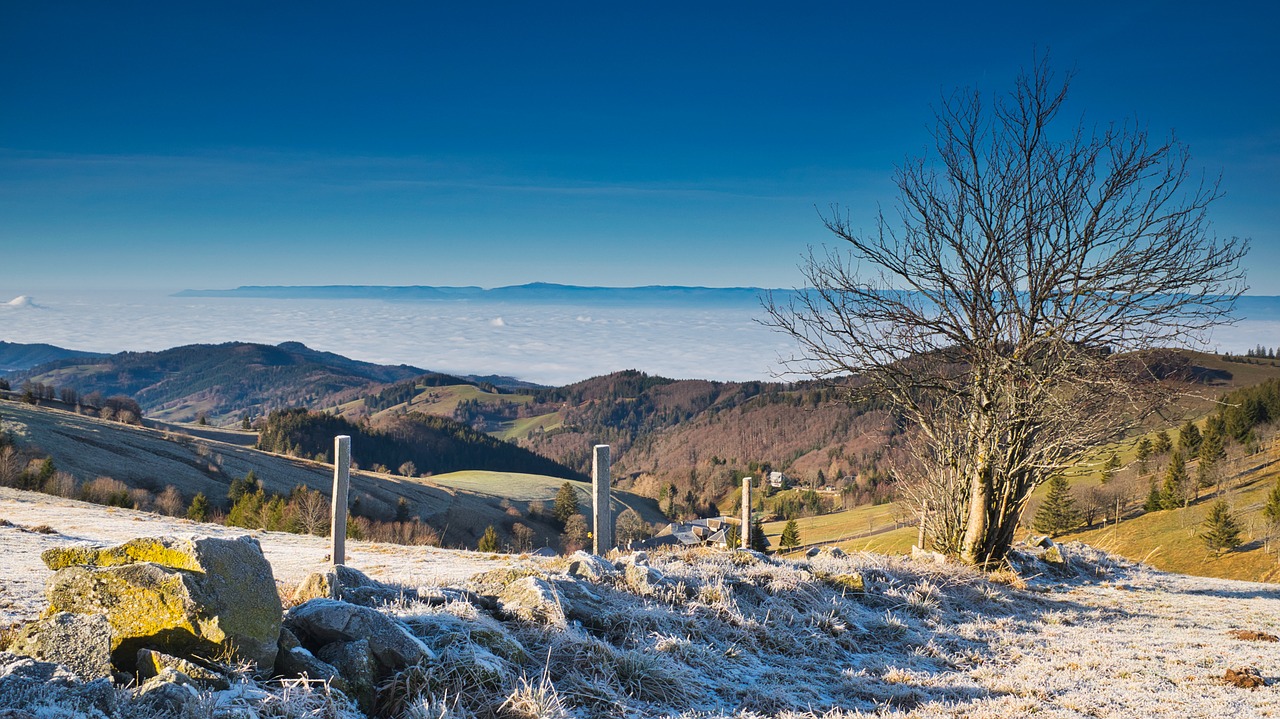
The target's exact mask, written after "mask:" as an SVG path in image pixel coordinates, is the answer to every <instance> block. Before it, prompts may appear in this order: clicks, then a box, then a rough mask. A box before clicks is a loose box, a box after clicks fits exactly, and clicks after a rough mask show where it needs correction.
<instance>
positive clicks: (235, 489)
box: [227, 469, 258, 505]
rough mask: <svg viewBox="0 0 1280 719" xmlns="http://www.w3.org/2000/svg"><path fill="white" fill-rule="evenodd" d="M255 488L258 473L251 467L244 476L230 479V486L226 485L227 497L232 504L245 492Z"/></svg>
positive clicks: (256, 487) (256, 486)
mask: <svg viewBox="0 0 1280 719" xmlns="http://www.w3.org/2000/svg"><path fill="white" fill-rule="evenodd" d="M256 489H258V475H257V473H255V472H254V471H253V470H252V469H251V470H249V473H248V474H246V475H245V476H244V477H242V478H240V479H234V478H233V479H232V480H231V486H229V487H227V499H229V500H231V504H232V505H234V504H235V503H236V502H239V501H240V498H241V497H243V496H244V495H245V494H247V493H249V492H253V491H254V490H256Z"/></svg>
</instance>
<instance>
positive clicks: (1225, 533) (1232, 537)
mask: <svg viewBox="0 0 1280 719" xmlns="http://www.w3.org/2000/svg"><path fill="white" fill-rule="evenodd" d="M1200 539H1201V540H1203V541H1204V544H1205V546H1206V547H1208V548H1209V549H1211V550H1213V551H1214V552H1216V553H1218V554H1222V553H1223V552H1229V551H1231V550H1232V549H1235V548H1236V547H1238V546H1240V543H1241V540H1240V523H1239V522H1237V521H1236V518H1235V517H1234V516H1232V514H1231V508H1230V507H1228V506H1227V500H1225V499H1219V500H1218V501H1216V502H1214V503H1213V506H1211V507H1209V516H1208V517H1206V518H1205V520H1204V531H1203V532H1201V533H1200Z"/></svg>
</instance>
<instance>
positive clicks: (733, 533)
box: [724, 524, 742, 549]
mask: <svg viewBox="0 0 1280 719" xmlns="http://www.w3.org/2000/svg"><path fill="white" fill-rule="evenodd" d="M724 546H725V549H737V548H738V547H741V546H742V530H741V529H740V528H739V527H738V525H736V524H730V525H729V528H728V529H726V530H724Z"/></svg>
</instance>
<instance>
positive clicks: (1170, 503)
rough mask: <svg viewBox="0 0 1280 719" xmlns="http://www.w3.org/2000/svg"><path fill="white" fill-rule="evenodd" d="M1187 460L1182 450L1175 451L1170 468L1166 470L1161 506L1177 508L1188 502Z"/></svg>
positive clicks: (1161, 491) (1188, 478)
mask: <svg viewBox="0 0 1280 719" xmlns="http://www.w3.org/2000/svg"><path fill="white" fill-rule="evenodd" d="M1188 480H1190V477H1188V476H1187V461H1186V459H1184V458H1183V456H1182V452H1181V450H1179V451H1177V452H1174V453H1173V457H1172V458H1171V459H1170V460H1169V468H1168V469H1166V470H1165V471H1164V484H1163V485H1161V487H1160V508H1161V509H1177V508H1178V507H1182V506H1185V505H1186V503H1187V490H1186V487H1187V482H1188Z"/></svg>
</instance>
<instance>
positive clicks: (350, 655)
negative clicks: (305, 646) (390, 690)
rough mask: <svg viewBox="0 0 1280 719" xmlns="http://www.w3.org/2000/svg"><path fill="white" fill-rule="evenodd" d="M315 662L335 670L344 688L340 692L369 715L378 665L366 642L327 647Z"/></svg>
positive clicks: (334, 643) (352, 642) (337, 644)
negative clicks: (317, 661) (353, 700)
mask: <svg viewBox="0 0 1280 719" xmlns="http://www.w3.org/2000/svg"><path fill="white" fill-rule="evenodd" d="M316 658H317V659H319V660H320V661H322V662H324V663H325V664H328V665H329V666H331V667H333V668H334V669H335V670H336V673H337V676H339V677H342V680H343V683H344V685H345V686H344V687H342V691H343V692H344V693H345V694H347V695H348V696H350V697H352V698H353V699H355V700H356V703H357V704H358V705H359V706H360V708H361V709H363V710H364V711H366V712H368V711H369V710H370V709H371V708H373V698H374V695H375V693H376V688H377V679H378V676H379V672H378V668H379V667H378V664H379V662H377V661H376V660H375V659H374V656H373V651H372V647H371V645H370V643H369V641H368V640H366V639H357V640H355V641H350V642H333V643H331V644H326V645H325V646H324V647H322V648H321V649H320V651H319V652H318V653H317V655H316Z"/></svg>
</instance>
